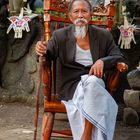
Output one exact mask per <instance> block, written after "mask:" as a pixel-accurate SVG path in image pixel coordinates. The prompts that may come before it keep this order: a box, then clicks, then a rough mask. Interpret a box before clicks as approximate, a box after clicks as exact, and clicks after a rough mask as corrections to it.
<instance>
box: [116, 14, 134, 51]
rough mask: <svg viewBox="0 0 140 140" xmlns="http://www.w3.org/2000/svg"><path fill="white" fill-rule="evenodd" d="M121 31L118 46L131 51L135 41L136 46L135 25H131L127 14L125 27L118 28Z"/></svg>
mask: <svg viewBox="0 0 140 140" xmlns="http://www.w3.org/2000/svg"><path fill="white" fill-rule="evenodd" d="M118 28H119V30H120V37H119V40H118V44H119V45H120V48H121V49H131V42H132V41H133V42H134V44H136V41H135V38H134V33H133V32H134V28H135V27H134V25H131V24H129V22H128V20H127V16H126V14H124V25H121V26H120V27H118Z"/></svg>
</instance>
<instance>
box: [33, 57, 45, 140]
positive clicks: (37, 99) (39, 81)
mask: <svg viewBox="0 0 140 140" xmlns="http://www.w3.org/2000/svg"><path fill="white" fill-rule="evenodd" d="M42 65H43V57H41V56H40V57H39V79H38V83H37V89H36V112H35V117H34V140H36V137H37V126H38V114H39V95H40V87H41V82H42Z"/></svg>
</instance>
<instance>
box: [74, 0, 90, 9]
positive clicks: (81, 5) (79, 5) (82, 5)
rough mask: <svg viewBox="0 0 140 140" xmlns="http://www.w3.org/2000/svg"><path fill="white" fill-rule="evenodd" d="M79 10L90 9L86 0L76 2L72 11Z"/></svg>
mask: <svg viewBox="0 0 140 140" xmlns="http://www.w3.org/2000/svg"><path fill="white" fill-rule="evenodd" d="M77 8H83V9H89V4H88V3H87V2H86V1H84V0H81V1H80V0H77V1H74V2H73V4H72V7H71V9H77Z"/></svg>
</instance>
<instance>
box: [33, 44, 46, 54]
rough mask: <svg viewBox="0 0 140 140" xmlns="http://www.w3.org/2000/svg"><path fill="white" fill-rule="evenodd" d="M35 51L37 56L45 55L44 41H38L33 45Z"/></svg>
mask: <svg viewBox="0 0 140 140" xmlns="http://www.w3.org/2000/svg"><path fill="white" fill-rule="evenodd" d="M35 51H36V53H37V55H39V56H43V55H45V54H46V51H47V47H46V42H45V41H44V42H42V41H38V42H37V44H36V47H35Z"/></svg>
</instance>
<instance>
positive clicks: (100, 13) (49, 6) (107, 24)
mask: <svg viewBox="0 0 140 140" xmlns="http://www.w3.org/2000/svg"><path fill="white" fill-rule="evenodd" d="M114 3H115V2H114V0H110V4H109V5H107V6H106V7H104V6H103V5H102V3H101V4H100V5H99V6H98V7H94V10H93V15H92V19H91V21H90V24H93V25H97V26H102V27H104V28H107V29H108V30H110V29H111V27H112V25H113V17H114V15H115V6H114ZM68 24H70V20H69V17H68V2H67V0H44V26H45V33H44V37H45V41H48V40H49V39H50V36H51V33H52V31H53V30H56V29H58V28H60V27H65V26H67V25H68ZM44 63H45V64H44V65H43V69H44V70H43V75H44V76H43V77H42V79H43V83H44V85H46V86H45V91H44V95H45V97H46V99H47V100H50V91H51V87H52V84H50V85H48V81H51V82H49V83H53V85H54V86H53V89H54V93H55V90H56V82H55V81H56V79H55V77H56V76H55V73H56V64H54V65H53V70H52V68H50V65H51V64H50V63H49V62H44ZM53 63H55V62H53ZM50 73H51V76H50ZM52 79H53V80H52ZM52 81H53V82H52Z"/></svg>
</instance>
